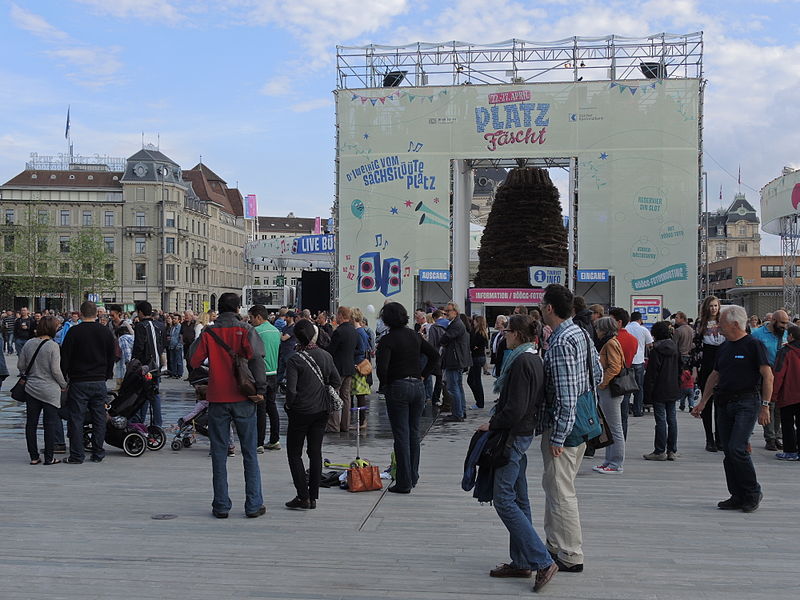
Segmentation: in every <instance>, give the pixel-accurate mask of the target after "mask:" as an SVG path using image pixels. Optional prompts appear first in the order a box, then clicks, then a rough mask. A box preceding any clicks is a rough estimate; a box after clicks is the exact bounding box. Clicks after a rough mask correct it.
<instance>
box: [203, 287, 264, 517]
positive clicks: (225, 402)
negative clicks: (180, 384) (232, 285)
mask: <svg viewBox="0 0 800 600" xmlns="http://www.w3.org/2000/svg"><path fill="white" fill-rule="evenodd" d="M240 305H241V304H240V300H239V296H237V295H236V294H233V293H225V294H222V295H221V296H220V297H219V301H218V303H217V309H218V311H219V316H218V317H217V320H216V321H215V322H214V324H213V325H209V326H208V327H207V328H206V329H204V330H203V332H202V333H201V334H200V335H199V336H198V338H197V339H196V340H195V341H194V343H193V344H192V347H191V349H190V350H189V366H190V367H191V368H192V369H196V368H197V367H199V366H200V365H201V364H202V363H203V361H204V360H206V359H208V371H209V373H208V375H209V377H208V392H207V395H206V398H207V400H208V438H209V440H210V441H211V469H212V476H213V477H212V478H213V482H214V501H213V502H212V504H211V512H212V514H213V515H214V516H215V517H217V518H218V519H226V518H227V517H228V512H230V509H231V499H230V497H229V496H228V471H227V467H226V461H227V459H228V457H227V454H228V439H229V436H230V427H231V423H233V426H234V427H235V428H236V433H237V435H238V436H239V443H240V445H241V450H242V458H243V462H244V481H245V496H246V499H245V504H244V512H245V514H246V515H247V516H248V517H249V518H255V517H260V516H261V515H263V514H264V513H265V512H266V510H267V509H266V508H265V507H264V500H263V498H262V496H261V471H260V470H259V468H258V455H257V453H256V444H257V441H256V405H255V404H254V403H253V401H252V400H250V399H248V398H247V397H245V396H244V395H242V394H241V393H240V392H239V388H238V385H237V383H236V377H235V375H234V370H233V368H234V367H233V359H232V358H231V356H230V354H229V352H228V349H226V348H225V347H223V345H221V344H220V343H219V341H217V339H216V338H215V337H214V336H213V335H212V334H211V333H209V329H213V331H214V333H215V334H216V335H217V336H218V337H219V338H220V339H221V340H222V342H223V343H224V344H225V345H226V346H227V347H228V348H229V349H230V352H232V353H233V354H237V355H239V356H243V357H244V358H246V359H247V361H248V366H249V367H250V372H251V373H252V375H253V378H254V379H255V385H256V392H257V394H258V395H259V396H260V397H261V401H263V400H264V394H265V393H266V391H267V379H266V371H265V365H264V344H263V343H262V342H261V338H260V337H259V335H258V333H256V330H255V329H254V328H253V327H252V326H251V325H249V324H247V323H245V322H243V321H240V320H239V318H238V312H239V307H240Z"/></svg>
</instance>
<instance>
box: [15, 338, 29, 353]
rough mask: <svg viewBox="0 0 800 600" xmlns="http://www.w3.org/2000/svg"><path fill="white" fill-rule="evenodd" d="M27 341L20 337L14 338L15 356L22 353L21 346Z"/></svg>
mask: <svg viewBox="0 0 800 600" xmlns="http://www.w3.org/2000/svg"><path fill="white" fill-rule="evenodd" d="M27 343H28V340H22V339H20V338H14V349H15V350H16V351H17V356H19V355H20V354H22V348H23V347H24V346H25V344H27Z"/></svg>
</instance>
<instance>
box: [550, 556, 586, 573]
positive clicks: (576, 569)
mask: <svg viewBox="0 0 800 600" xmlns="http://www.w3.org/2000/svg"><path fill="white" fill-rule="evenodd" d="M551 556H552V555H551ZM553 560H554V561H555V563H556V564H557V565H558V570H559V571H561V572H562V573H583V563H579V564H577V565H568V564H566V563H563V562H561V561H560V560H559V559H558V557H555V556H553Z"/></svg>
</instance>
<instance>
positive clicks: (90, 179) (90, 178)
mask: <svg viewBox="0 0 800 600" xmlns="http://www.w3.org/2000/svg"><path fill="white" fill-rule="evenodd" d="M88 179H89V181H93V180H94V175H89V177H88ZM115 179H116V178H115Z"/></svg>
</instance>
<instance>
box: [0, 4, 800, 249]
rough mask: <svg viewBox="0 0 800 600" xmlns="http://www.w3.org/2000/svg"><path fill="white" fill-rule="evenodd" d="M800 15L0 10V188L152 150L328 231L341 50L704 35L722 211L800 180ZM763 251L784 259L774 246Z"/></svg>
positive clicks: (692, 7) (633, 7)
mask: <svg viewBox="0 0 800 600" xmlns="http://www.w3.org/2000/svg"><path fill="white" fill-rule="evenodd" d="M798 14H800V2H798V0H785V1H766V0H764V1H757V0H756V1H751V2H744V1H741V0H730V1H706V2H696V1H692V0H647V1H636V0H631V1H625V2H618V1H615V0H607V1H604V2H599V1H594V0H587V1H582V2H574V1H571V0H570V1H564V0H550V1H547V0H545V1H539V2H526V1H520V2H517V1H514V0H493V1H492V2H486V1H485V0H483V1H477V0H450V1H441V2H434V1H423V2H411V1H408V0H372V1H371V2H363V1H362V0H216V1H212V0H193V1H183V0H37V1H27V2H26V1H24V0H17V1H16V2H9V1H7V0H0V56H3V57H4V59H3V60H2V62H0V81H1V82H2V85H1V86H0V179H2V180H3V181H6V180H7V179H9V178H11V177H13V176H14V175H16V174H17V173H18V172H20V171H21V170H22V169H23V168H24V163H25V161H26V159H27V158H28V156H29V154H30V153H31V152H38V153H40V154H56V153H58V152H63V151H65V150H66V142H65V140H64V125H65V116H66V110H67V106H68V105H71V124H72V137H73V143H74V146H75V151H76V153H81V154H94V153H99V154H111V155H115V156H129V155H131V154H133V153H134V152H135V151H136V150H138V149H139V148H140V147H141V139H142V132H144V135H145V141H147V142H153V143H155V142H156V138H157V136H158V135H160V144H161V150H162V151H163V152H165V153H166V154H167V155H169V156H171V157H172V158H173V159H175V160H176V161H177V162H179V163H180V164H181V165H182V166H184V167H186V168H188V167H191V166H193V165H194V164H196V163H197V162H198V160H199V158H200V156H201V155H202V157H203V162H204V163H206V164H207V165H208V166H209V167H211V168H212V169H213V170H215V171H216V172H217V173H219V174H220V175H221V176H222V177H223V178H225V179H226V180H227V181H228V183H229V184H236V182H237V181H238V184H239V187H240V188H241V190H242V192H243V193H255V194H258V197H259V204H260V211H261V214H286V213H288V212H289V211H293V212H294V213H295V214H296V215H298V216H300V215H302V216H316V215H324V216H327V214H328V210H329V207H330V205H331V203H332V200H333V193H334V135H335V129H334V111H333V99H332V94H331V90H332V89H333V88H334V87H335V83H336V79H335V46H336V44H344V45H361V44H367V43H385V44H404V43H410V42H416V41H429V42H435V41H447V40H453V39H457V40H462V41H469V42H474V43H490V42H497V41H501V40H505V39H509V38H511V37H517V38H521V39H526V40H536V41H548V40H557V39H563V38H566V37H570V36H573V35H578V36H604V35H608V34H611V33H614V34H619V35H623V36H634V37H642V36H646V35H649V34H653V33H659V32H662V31H667V32H671V33H688V32H693V31H700V30H703V31H704V32H705V38H704V39H705V70H706V77H707V79H708V82H709V83H708V87H707V92H706V97H705V131H704V138H705V151H706V157H705V168H706V170H707V171H708V173H709V189H710V196H711V198H712V202H711V205H712V206H713V207H716V206H718V205H719V201H718V196H719V189H720V186H722V187H723V190H724V195H725V202H726V203H729V202H730V201H731V200H732V196H733V193H734V192H735V191H736V189H737V187H738V186H737V181H736V177H737V170H738V167H739V165H741V169H742V182H743V185H742V191H743V192H745V194H746V195H747V197H748V199H749V200H750V202H751V203H752V204H753V205H754V206H756V208H758V192H757V191H758V190H759V189H760V188H761V187H762V186H763V185H765V184H766V183H767V182H768V181H770V180H771V179H773V178H774V177H776V176H778V175H779V174H780V170H781V168H782V167H783V166H784V165H792V166H795V167H800V151H799V150H798V144H797V139H798V126H797V116H796V115H797V113H796V99H797V98H798V97H800V43H798V41H797V40H798V39H799V38H800V20H799V19H798V18H797V15H798ZM762 250H763V251H764V252H768V253H777V252H778V251H779V245H778V243H777V239H776V238H774V236H768V235H767V234H764V243H763V244H762Z"/></svg>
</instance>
